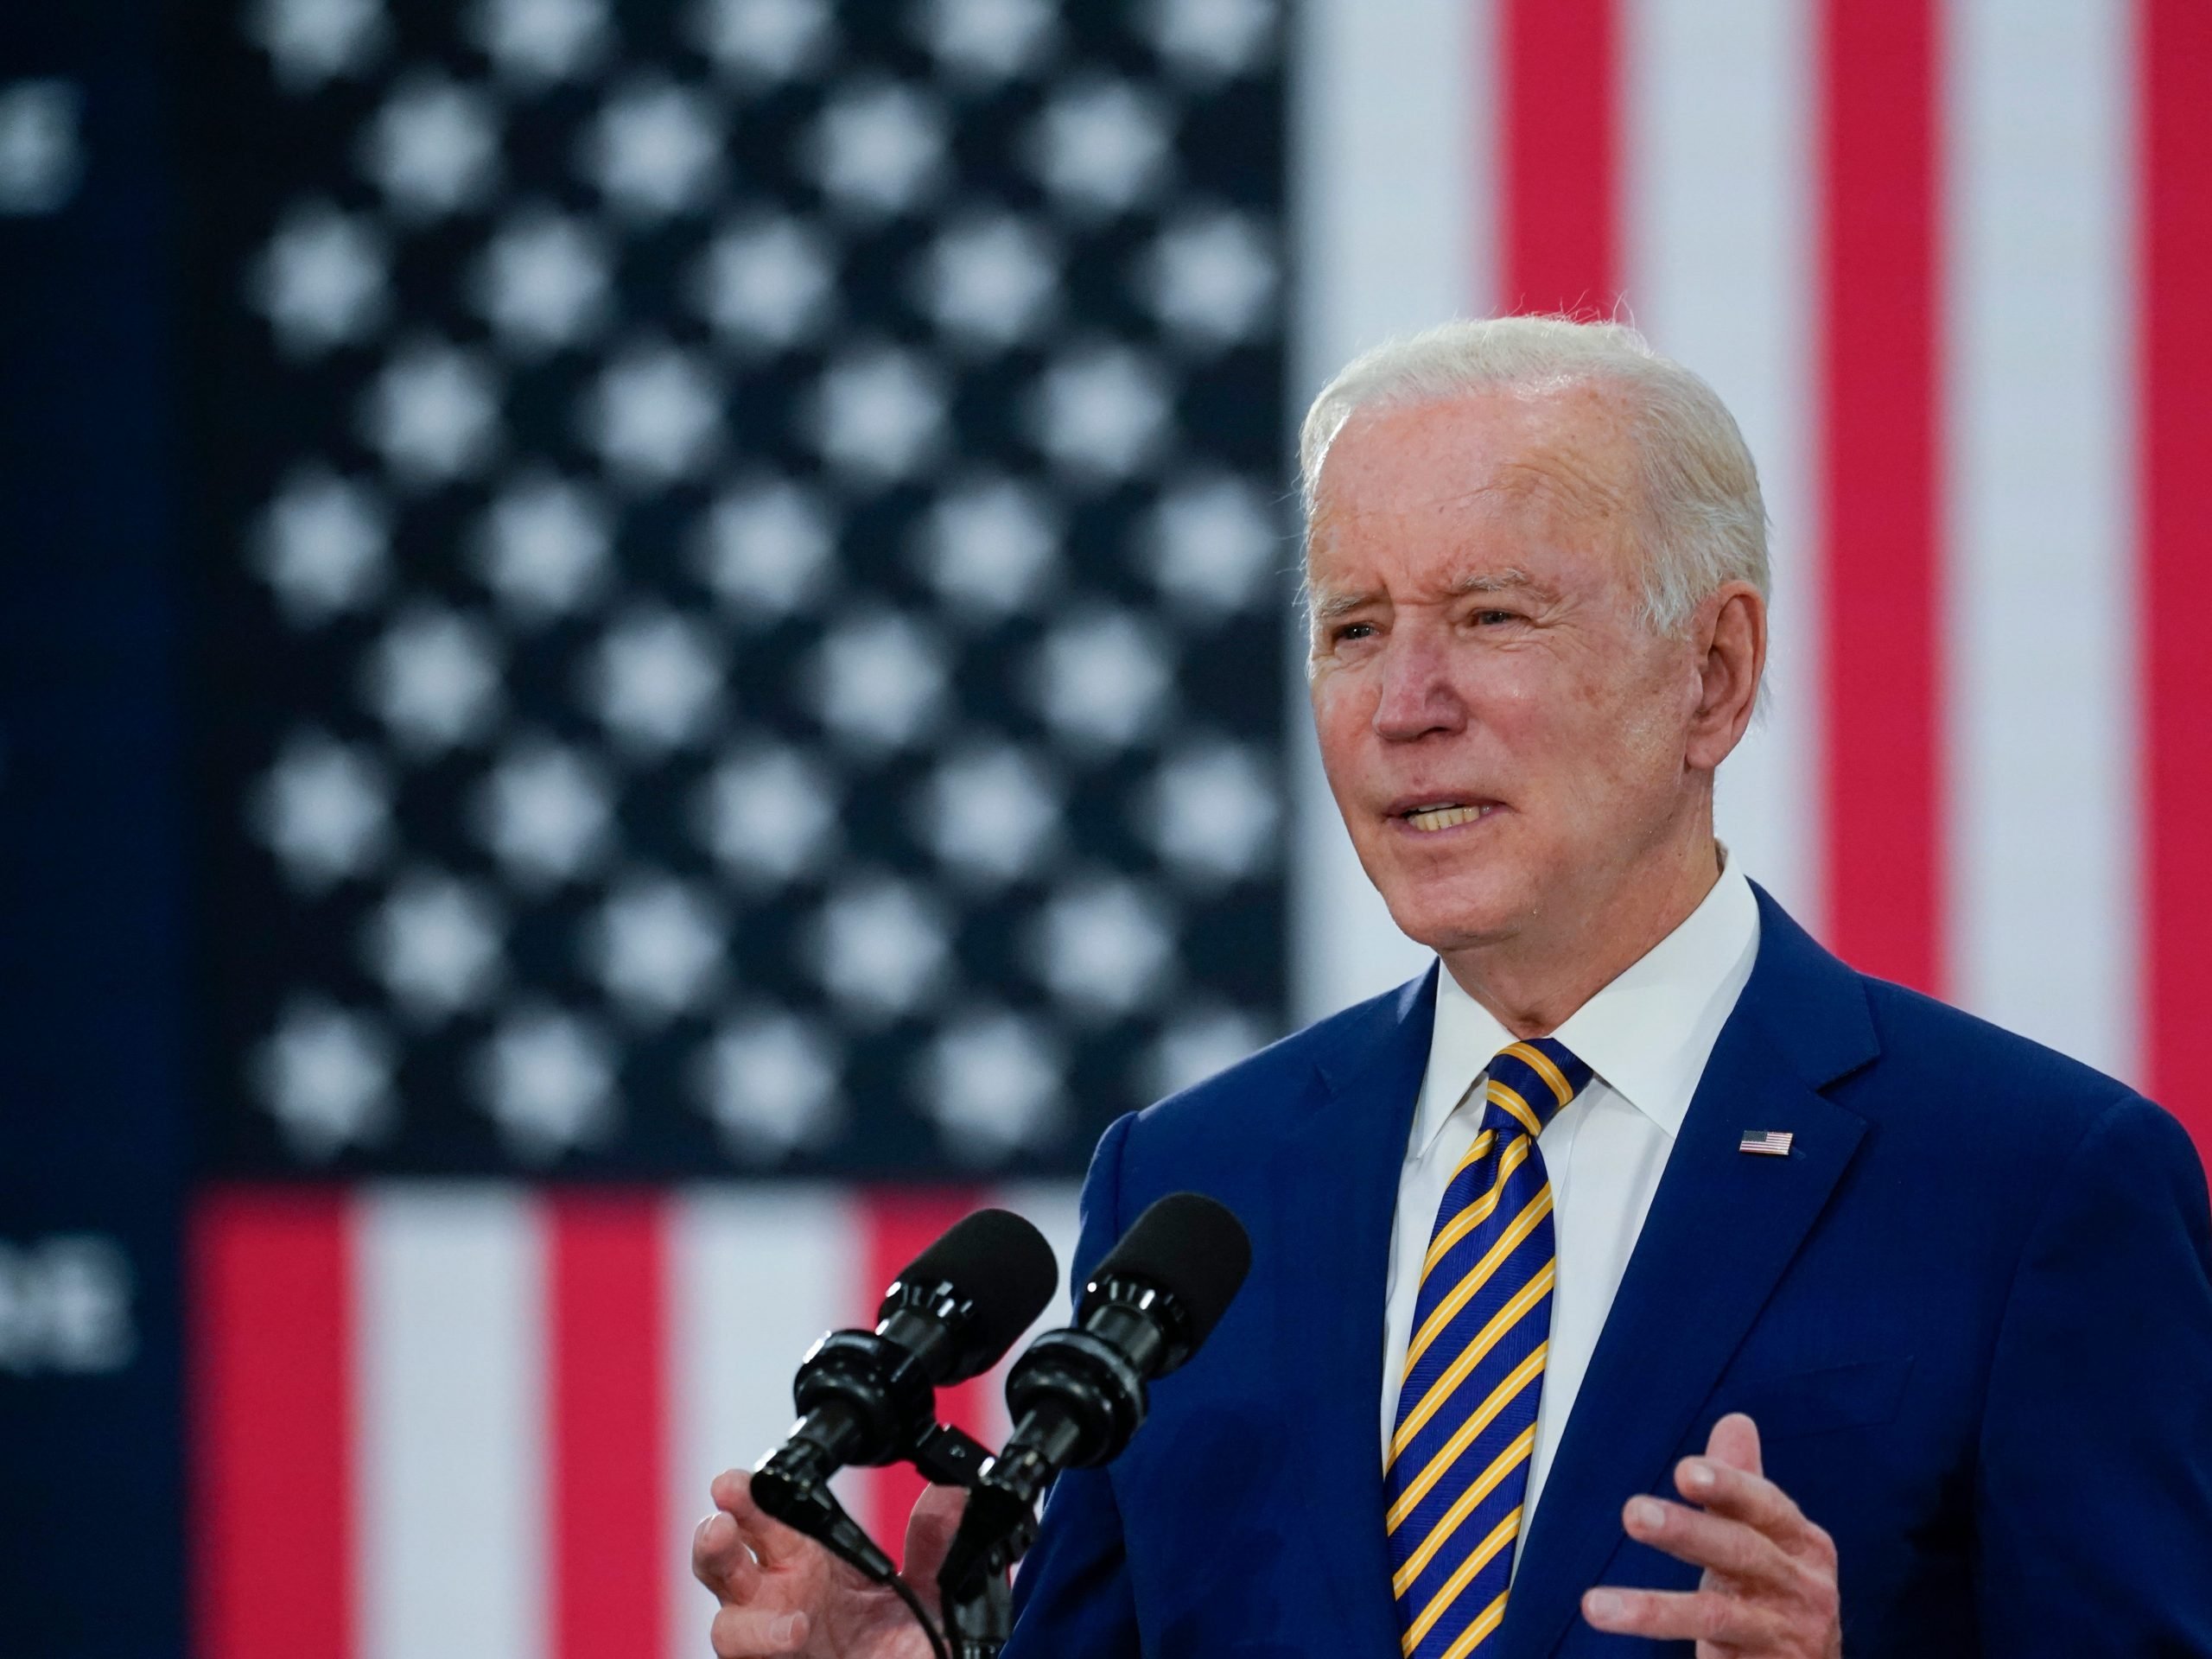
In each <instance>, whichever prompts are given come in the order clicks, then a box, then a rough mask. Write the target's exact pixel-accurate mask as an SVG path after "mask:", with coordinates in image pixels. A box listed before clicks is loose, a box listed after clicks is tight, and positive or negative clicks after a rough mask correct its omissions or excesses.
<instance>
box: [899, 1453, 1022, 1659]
mask: <svg viewBox="0 0 2212 1659" xmlns="http://www.w3.org/2000/svg"><path fill="white" fill-rule="evenodd" d="M990 1456H991V1451H990V1448H989V1447H988V1446H985V1445H983V1444H982V1442H981V1441H980V1440H976V1439H975V1438H974V1437H973V1436H972V1435H969V1434H968V1433H965V1432H964V1431H963V1430H961V1429H958V1428H955V1427H953V1426H952V1425H951V1424H950V1423H932V1424H931V1426H930V1429H929V1432H928V1433H925V1434H924V1435H923V1436H922V1438H921V1440H919V1441H918V1443H917V1444H916V1445H915V1447H914V1452H913V1458H912V1462H913V1465H914V1467H915V1468H917V1469H918V1470H920V1471H921V1472H922V1478H924V1479H925V1480H928V1481H931V1482H932V1483H934V1484H937V1485H939V1486H959V1487H963V1488H964V1489H965V1490H966V1491H969V1493H971V1494H972V1493H973V1492H974V1491H975V1490H976V1484H977V1483H978V1481H980V1480H981V1479H982V1466H983V1465H984V1463H985V1462H986V1461H987V1460H988V1459H989V1458H990ZM944 1633H945V1635H946V1636H947V1637H949V1638H950V1643H951V1648H952V1659H999V1655H1000V1654H1001V1652H1003V1651H1004V1650H1005V1648H1006V1644H1007V1641H1008V1640H1009V1639H1010V1638H1011V1637H1012V1636H1013V1635H1014V1591H1013V1587H1012V1586H1010V1585H1009V1584H1008V1583H1007V1578H1006V1575H1005V1574H1004V1573H985V1574H983V1575H982V1579H981V1581H980V1582H978V1581H977V1580H976V1579H975V1578H972V1577H971V1578H970V1579H969V1580H968V1581H967V1582H966V1583H964V1584H963V1586H961V1593H959V1594H958V1595H955V1596H949V1597H947V1598H946V1599H945V1602H944Z"/></svg>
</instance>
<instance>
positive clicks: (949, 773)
mask: <svg viewBox="0 0 2212 1659" xmlns="http://www.w3.org/2000/svg"><path fill="white" fill-rule="evenodd" d="M1061 808H1062V803H1061V798H1060V791H1059V789H1058V786H1057V785H1055V783H1054V782H1053V781H1052V776H1051V774H1050V773H1049V772H1047V771H1046V768H1045V767H1044V766H1042V765H1040V764H1039V762H1038V761H1037V760H1035V759H1034V758H1033V757H1032V756H1030V755H1029V754H1027V753H1024V752H1023V751H1022V750H1020V749H1019V748H1015V747H1012V746H1010V745H1007V746H1000V747H990V748H976V749H969V750H964V751H961V752H958V753H955V754H954V755H953V756H952V757H951V758H950V759H949V760H946V761H945V762H944V764H943V765H942V766H939V767H938V769H937V770H936V772H933V773H931V776H930V778H929V780H928V781H927V782H926V783H925V784H924V785H923V786H922V788H921V791H920V792H919V796H918V800H917V802H916V814H917V817H918V820H919V823H920V827H921V832H922V836H923V838H924V839H925V841H926V842H928V843H929V847H930V850H931V851H932V852H934V853H935V854H936V855H938V858H939V859H941V860H943V861H944V863H945V864H946V865H947V866H948V867H949V868H950V869H951V871H952V872H953V874H956V875H957V876H959V877H960V878H962V879H963V880H968V881H972V882H976V883H978V884H982V885H984V886H997V885H1001V884H1003V883H1006V882H1008V881H1013V880H1019V879H1020V877H1022V876H1025V875H1027V874H1031V873H1032V872H1033V871H1034V870H1036V869H1037V868H1038V867H1039V864H1040V863H1041V862H1042V861H1043V859H1044V856H1045V855H1046V854H1047V853H1048V852H1050V851H1051V850H1052V845H1053V843H1054V842H1055V841H1056V840H1057V839H1058V835H1059V829H1060V813H1061Z"/></svg>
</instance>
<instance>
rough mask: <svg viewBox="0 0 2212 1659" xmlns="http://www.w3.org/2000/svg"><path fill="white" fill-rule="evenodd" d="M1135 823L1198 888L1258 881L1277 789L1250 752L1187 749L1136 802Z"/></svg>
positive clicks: (1229, 746)
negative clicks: (1213, 884) (1257, 877)
mask: <svg viewBox="0 0 2212 1659" xmlns="http://www.w3.org/2000/svg"><path fill="white" fill-rule="evenodd" d="M1136 816H1137V817H1138V819H1139V820H1140V822H1141V824H1142V826H1143V828H1144V831H1145V834H1146V836H1147V838H1148V839H1149V840H1150V841H1151V842H1152V844H1153V845H1154V846H1155V847H1157V848H1158V849H1160V856H1161V857H1162V858H1164V859H1166V861H1167V862H1168V863H1169V864H1170V865H1172V866H1173V867H1174V868H1176V870H1178V871H1179V873H1181V874H1185V875H1187V876H1190V877H1192V879H1194V880H1198V881H1199V882H1201V883H1212V882H1221V881H1237V880H1244V879H1245V878H1247V877H1249V876H1250V875H1252V874H1255V873H1256V872H1258V871H1259V870H1260V869H1262V868H1264V866H1265V865H1266V864H1267V863H1268V861H1269V859H1270V857H1271V855H1273V853H1274V846H1275V827H1276V823H1277V822H1278V820H1279V819H1280V817H1281V807H1280V805H1279V804H1278V785H1276V784H1275V782H1274V779H1271V778H1269V777H1268V774H1267V773H1266V772H1264V771H1263V770H1262V767H1261V766H1260V763H1259V761H1258V760H1256V759H1255V757H1254V755H1253V754H1252V752H1251V751H1250V750H1249V749H1248V748H1246V747H1243V745H1241V744H1236V743H1230V742H1226V741H1201V742H1197V743H1192V744H1190V745H1188V746H1187V747H1184V748H1182V749H1180V750H1179V751H1178V752H1177V753H1174V754H1172V755H1170V756H1169V757H1168V759H1167V760H1166V761H1165V762H1164V763H1163V764H1162V765H1161V766H1160V770H1159V772H1156V773H1155V774H1154V777H1153V780H1152V784H1151V786H1150V787H1149V788H1148V789H1147V790H1146V791H1144V792H1143V793H1142V794H1141V795H1140V796H1139V797H1138V801H1137V806H1136Z"/></svg>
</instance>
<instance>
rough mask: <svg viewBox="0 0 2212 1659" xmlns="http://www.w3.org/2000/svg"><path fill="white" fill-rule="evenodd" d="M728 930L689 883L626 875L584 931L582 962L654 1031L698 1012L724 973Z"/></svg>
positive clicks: (712, 906) (626, 1010)
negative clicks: (665, 1022) (656, 1026)
mask: <svg viewBox="0 0 2212 1659" xmlns="http://www.w3.org/2000/svg"><path fill="white" fill-rule="evenodd" d="M725 931H726V924H725V922H724V921H723V918H722V917H721V912H720V911H719V909H718V907H717V906H715V904H713V903H712V902H711V901H710V900H709V899H707V898H706V896H705V895H704V894H703V893H702V892H701V891H700V889H699V888H697V887H694V886H692V885H690V884H689V883H686V882H682V881H677V880H671V879H670V878H668V877H666V876H659V875H645V874H631V875H626V876H625V877H624V878H623V879H622V880H620V882H618V883H617V884H616V886H615V887H614V890H613V892H612V893H609V894H608V895H607V901H606V903H605V904H603V905H602V906H601V907H600V909H599V912H598V914H597V915H596V916H594V918H592V920H591V921H590V922H589V923H588V925H587V926H586V927H585V929H584V933H583V950H584V958H585V962H586V964H587V966H588V969H589V970H590V972H591V973H592V975H593V976H594V977H595V978H596V979H597V980H598V981H599V982H600V983H601V985H603V986H604V987H605V988H606V989H607V995H608V996H610V997H611V998H613V1001H615V1002H616V1003H617V1004H618V1005H619V1006H620V1007H621V1009H622V1011H623V1012H624V1013H625V1014H628V1015H629V1016H630V1017H631V1019H632V1020H636V1021H638V1022H639V1023H641V1024H646V1025H655V1024H659V1023H662V1022H664V1021H665V1020H670V1019H672V1018H674V1017H675V1016H676V1015H677V1014H683V1013H684V1012H686V1011H688V1010H689V1009H691V1008H694V1007H697V1006H698V1004H699V1003H700V1001H702V999H703V998H704V997H705V996H706V995H708V993H709V992H710V991H711V990H713V989H714V988H715V982H716V981H717V980H718V978H719V977H720V970H721V960H722V951H723V936H724V932H725Z"/></svg>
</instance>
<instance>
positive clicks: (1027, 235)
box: [914, 213, 1060, 351]
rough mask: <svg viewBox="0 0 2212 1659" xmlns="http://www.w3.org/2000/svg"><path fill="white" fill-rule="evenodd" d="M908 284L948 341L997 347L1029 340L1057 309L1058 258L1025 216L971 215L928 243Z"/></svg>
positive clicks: (988, 349)
mask: <svg viewBox="0 0 2212 1659" xmlns="http://www.w3.org/2000/svg"><path fill="white" fill-rule="evenodd" d="M914 290H915V295H916V297H917V298H918V301H919V302H920V304H921V306H922V308H924V309H925V310H926V311H927V312H928V313H929V314H930V316H931V318H932V319H933V320H934V321H935V322H936V323H937V326H938V327H939V328H941V329H943V330H944V332H945V333H946V334H950V335H951V336H952V337H953V340H954V343H956V344H958V345H964V346H970V347H972V348H976V349H980V350H984V351H1001V350H1004V349H1005V348H1006V347H1007V346H1013V345H1016V344H1018V343H1020V341H1022V340H1027V339H1029V338H1031V337H1032V336H1033V335H1034V334H1036V332H1037V330H1038V329H1039V327H1041V326H1042V325H1043V324H1044V323H1045V321H1046V320H1047V319H1048V318H1049V317H1050V316H1051V315H1052V313H1053V312H1054V311H1055V310H1057V309H1058V302H1059V292H1060V276H1059V256H1058V251H1056V250H1055V249H1054V248H1053V246H1052V244H1051V242H1050V241H1049V240H1047V238H1046V237H1045V235H1044V234H1043V233H1042V232H1040V231H1039V230H1038V228H1037V226H1035V225H1034V224H1033V223H1031V222H1030V221H1029V220H1027V219H1017V218H1015V217H1014V216H1013V215H1012V214H1010V213H994V214H988V215H971V216H969V217H967V218H963V219H957V220H955V221H954V222H953V223H952V224H951V225H950V226H947V227H946V229H945V230H944V232H943V233H942V234H941V235H940V236H938V238H937V240H936V241H935V242H933V243H931V245H930V247H929V250H928V251H927V252H925V254H924V255H923V256H922V258H921V260H920V262H919V263H918V265H917V266H916V269H915V277H914Z"/></svg>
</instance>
